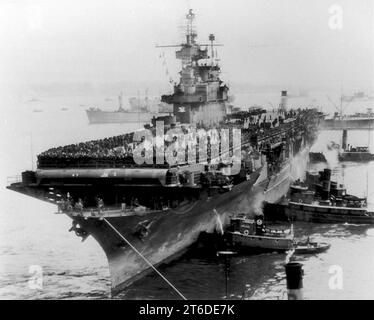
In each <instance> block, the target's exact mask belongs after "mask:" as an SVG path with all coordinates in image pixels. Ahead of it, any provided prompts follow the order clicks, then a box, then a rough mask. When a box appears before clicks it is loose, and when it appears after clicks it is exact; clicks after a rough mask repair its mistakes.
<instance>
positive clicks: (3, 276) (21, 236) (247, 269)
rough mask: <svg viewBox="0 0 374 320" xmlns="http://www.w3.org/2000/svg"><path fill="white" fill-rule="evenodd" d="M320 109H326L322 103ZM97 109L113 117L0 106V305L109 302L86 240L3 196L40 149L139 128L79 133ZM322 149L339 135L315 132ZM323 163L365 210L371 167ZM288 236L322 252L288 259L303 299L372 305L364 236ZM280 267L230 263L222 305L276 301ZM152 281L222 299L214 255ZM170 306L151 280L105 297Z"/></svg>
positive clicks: (363, 229) (38, 104)
mask: <svg viewBox="0 0 374 320" xmlns="http://www.w3.org/2000/svg"><path fill="white" fill-rule="evenodd" d="M321 96H322V95H321ZM269 97H270V98H269ZM303 99H304V98H303ZM303 99H301V98H300V99H294V101H293V103H292V102H290V105H294V106H296V107H299V106H302V105H305V104H306V103H307V104H310V103H311V101H310V99H307V98H305V99H304V100H308V101H303ZM269 100H270V101H272V105H277V103H278V102H279V93H274V94H271V95H255V94H248V95H242V96H239V95H238V96H237V99H236V101H235V104H237V105H242V106H243V107H244V106H246V107H248V106H249V105H251V104H254V103H258V104H260V105H261V104H262V105H266V106H267V107H269V105H268V101H269ZM105 104H106V105H105ZM321 104H324V105H327V103H326V101H321ZM103 105H104V107H105V108H106V109H109V110H110V109H115V108H116V107H117V106H116V103H115V102H108V101H106V100H105V96H102V97H95V96H90V97H86V96H75V97H73V98H72V97H61V96H41V97H38V100H34V101H28V99H27V97H25V96H20V95H11V96H8V97H4V99H2V100H1V108H0V110H1V111H0V112H1V114H0V119H1V120H0V121H1V126H0V134H1V138H0V147H1V150H2V156H1V160H0V162H1V163H0V179H1V180H0V182H1V184H0V187H1V188H0V201H1V202H0V299H109V298H111V296H110V277H109V270H108V266H107V261H106V257H105V255H104V252H103V251H102V249H101V248H100V246H99V245H98V244H97V243H96V242H95V240H94V239H92V238H91V237H88V238H87V239H86V241H84V242H83V243H82V242H81V240H80V238H78V237H76V236H75V234H74V233H73V232H68V230H69V228H70V227H71V220H70V219H69V218H68V217H66V216H65V215H58V214H54V213H55V212H56V207H55V206H54V205H52V204H48V203H43V202H41V201H38V200H36V199H33V198H31V197H26V196H23V195H20V194H16V193H14V192H12V191H9V190H7V189H5V186H6V185H7V184H8V182H11V180H12V179H13V178H12V176H14V175H17V174H19V173H20V172H22V171H24V170H26V169H32V168H34V169H35V161H36V155H37V154H38V153H40V152H41V151H43V150H45V149H47V148H50V147H53V146H59V145H63V144H69V143H75V142H80V141H85V140H91V139H97V138H104V137H106V136H113V135H117V134H122V133H125V132H129V131H132V130H135V129H137V128H140V127H142V124H140V123H133V124H130V125H129V124H114V125H111V124H110V125H89V124H88V120H87V117H86V114H85V109H86V108H88V107H91V106H93V107H102V106H103ZM359 107H361V109H360V110H361V111H364V110H365V107H371V106H370V105H361V106H354V107H353V108H356V109H355V110H352V112H356V111H360V110H359ZM62 108H66V109H67V110H62ZM35 110H38V111H41V112H34V111H35ZM324 111H325V112H332V111H333V110H331V108H330V109H329V110H325V109H324ZM369 134H370V133H368V132H367V131H352V132H349V137H348V143H350V144H352V145H360V146H365V145H367V144H368V143H369V144H370V147H371V150H374V136H372V135H371V136H370V137H369ZM330 141H335V142H336V143H341V132H339V131H325V132H321V133H320V135H319V138H318V141H317V142H316V144H315V146H313V150H314V151H323V150H325V146H326V143H328V142H330ZM327 158H328V160H329V165H330V167H331V168H332V169H333V178H336V179H338V181H339V182H341V183H344V184H345V185H346V187H347V191H348V192H349V193H352V194H354V195H357V196H367V197H368V202H369V205H373V203H374V185H373V181H374V179H373V178H374V176H373V175H374V162H371V163H365V164H354V163H349V162H348V163H344V165H341V164H338V162H337V158H336V155H334V154H329V155H328V157H327ZM325 165H326V164H319V165H316V166H315V167H314V168H312V169H316V170H318V169H320V168H322V166H325ZM9 177H11V178H9ZM9 179H10V180H9ZM294 230H295V235H296V236H297V237H302V236H309V237H310V238H311V239H313V240H318V241H325V242H329V243H330V244H331V248H330V249H329V250H328V251H327V252H325V253H321V254H319V255H311V256H300V257H299V258H298V259H299V260H300V261H301V262H302V263H303V265H304V272H305V276H304V297H305V299H374V274H373V272H372V270H373V269H374V255H373V254H372V252H373V251H372V250H373V249H372V248H373V247H374V226H370V225H347V224H346V225H338V224H335V225H328V224H311V223H296V224H295V226H294ZM285 260H286V255H285V254H279V253H267V254H258V255H251V256H240V257H239V256H236V257H233V258H232V259H231V261H230V275H229V282H228V292H229V298H232V299H286V298H287V294H286V279H285V272H284V263H285ZM336 270H339V276H340V280H339V281H338V282H334V281H332V279H334V278H333V277H334V276H336ZM160 271H161V272H162V273H163V274H164V275H165V276H166V278H168V279H169V280H170V281H171V282H172V283H173V284H174V285H175V286H176V287H177V288H178V289H179V290H180V291H181V292H182V293H183V294H184V295H185V296H186V297H187V298H188V299H222V298H224V296H225V272H224V262H223V261H221V260H220V259H219V258H218V257H216V256H215V255H214V253H213V254H210V255H205V254H202V253H201V252H200V251H196V252H195V251H194V252H189V253H187V254H186V255H185V256H183V257H182V258H181V259H179V260H177V261H174V262H172V263H170V264H168V265H166V266H162V267H161V268H160ZM36 273H38V276H40V277H39V278H38V279H41V280H42V282H38V285H37V286H35V283H34V282H33V279H34V277H35V274H36ZM334 284H335V285H334ZM336 284H337V285H336ZM177 298H178V296H177V295H176V294H175V293H174V292H173V291H172V289H171V288H170V287H169V286H168V285H167V284H166V283H165V282H163V280H162V279H161V278H160V277H159V276H158V275H156V274H155V273H150V274H149V275H147V276H146V277H144V278H143V279H141V280H140V281H138V282H137V283H135V284H133V285H132V286H130V287H129V288H127V289H126V290H124V291H123V292H122V293H121V294H120V295H118V296H116V297H115V299H177Z"/></svg>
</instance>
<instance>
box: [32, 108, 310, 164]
mask: <svg viewBox="0 0 374 320" xmlns="http://www.w3.org/2000/svg"><path fill="white" fill-rule="evenodd" d="M307 112H308V110H300V109H299V110H297V112H296V111H293V110H291V111H289V112H286V113H284V114H283V115H282V116H281V117H276V118H273V119H272V122H268V120H270V119H271V116H269V119H268V120H267V118H266V114H264V115H262V114H259V115H255V116H251V115H249V114H248V113H246V112H243V113H242V114H241V115H240V116H239V119H237V120H238V121H239V122H240V123H235V122H234V123H233V122H229V121H228V122H226V123H222V124H221V125H220V127H219V128H220V129H224V128H233V127H235V126H236V125H237V126H238V128H240V129H241V132H242V139H241V140H242V143H250V144H252V145H255V146H256V145H257V141H258V140H260V139H261V138H262V137H263V136H264V135H269V133H270V134H271V133H272V132H273V133H274V135H277V130H278V127H279V124H281V123H283V122H284V121H285V120H287V119H290V118H293V119H296V120H298V119H302V117H303V116H304V115H305V113H307ZM255 117H256V118H255ZM296 122H297V121H296ZM242 123H247V125H245V126H244V127H243V125H242ZM212 128H213V126H206V125H199V126H197V129H205V130H209V129H212ZM148 129H149V130H151V132H152V134H153V136H155V135H156V128H155V127H148ZM166 129H167V127H165V130H166ZM181 129H182V131H183V133H184V134H186V133H188V129H187V128H186V127H184V126H183V125H182V126H181ZM133 137H134V133H128V134H122V135H118V136H113V137H109V138H105V139H99V140H91V141H88V142H81V143H77V144H70V145H67V146H62V147H56V148H51V149H49V150H47V151H45V152H43V153H41V154H40V155H38V162H39V165H41V166H43V165H45V164H49V163H52V164H55V165H59V164H60V163H62V164H63V163H64V160H69V161H70V160H73V161H74V160H83V161H86V160H91V159H92V160H121V159H122V160H124V159H131V160H132V159H133V150H134V148H135V147H136V146H137V144H138V143H141V142H143V141H144V139H143V140H142V141H139V142H134V141H133ZM175 139H176V137H175V138H174V141H175ZM272 139H273V140H274V141H273V142H275V143H276V140H277V139H278V140H279V137H274V138H272ZM172 142H173V141H169V142H167V141H165V150H166V148H167V147H168V146H169V145H170V144H171V143H172ZM210 146H211V143H208V146H207V147H208V155H209V154H210ZM151 147H152V146H151ZM153 148H154V146H153ZM187 148H188V147H186V149H187ZM186 157H187V152H186Z"/></svg>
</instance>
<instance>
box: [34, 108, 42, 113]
mask: <svg viewBox="0 0 374 320" xmlns="http://www.w3.org/2000/svg"><path fill="white" fill-rule="evenodd" d="M32 112H34V113H39V112H43V110H41V109H34V110H33V111H32Z"/></svg>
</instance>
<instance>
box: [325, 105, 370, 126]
mask: <svg viewBox="0 0 374 320" xmlns="http://www.w3.org/2000/svg"><path fill="white" fill-rule="evenodd" d="M373 127H374V112H373V110H372V108H367V111H366V112H365V113H358V112H357V113H355V114H353V115H344V114H343V113H342V112H335V114H334V116H333V117H332V118H325V119H324V120H322V121H321V129H325V130H344V129H348V130H363V129H364V130H367V129H371V128H373Z"/></svg>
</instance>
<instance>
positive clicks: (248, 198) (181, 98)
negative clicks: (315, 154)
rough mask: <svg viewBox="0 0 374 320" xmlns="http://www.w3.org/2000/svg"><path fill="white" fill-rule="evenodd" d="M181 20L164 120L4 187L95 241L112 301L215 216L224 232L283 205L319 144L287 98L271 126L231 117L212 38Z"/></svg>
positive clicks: (94, 144)
mask: <svg viewBox="0 0 374 320" xmlns="http://www.w3.org/2000/svg"><path fill="white" fill-rule="evenodd" d="M186 18H187V30H186V38H185V39H186V40H185V42H184V43H183V44H179V45H177V47H178V51H177V52H176V57H177V59H180V60H181V62H182V63H181V66H182V70H181V72H180V75H181V77H180V81H179V83H178V84H176V85H175V86H174V93H173V94H171V95H163V96H162V97H161V100H162V102H165V103H167V104H169V105H171V106H172V107H173V115H172V116H170V117H169V118H170V119H169V120H170V121H169V122H168V121H152V125H151V124H147V126H144V130H139V131H136V132H132V133H128V134H123V135H119V136H114V137H108V138H105V139H100V140H91V141H85V142H80V143H76V144H70V145H66V146H58V147H54V148H50V149H48V150H46V151H44V152H42V153H41V154H39V155H38V165H37V170H36V171H25V172H23V173H22V181H19V182H16V183H13V184H11V185H9V186H8V188H9V189H11V190H14V191H16V192H20V193H22V194H25V195H28V196H32V197H34V198H37V199H40V200H42V201H46V202H48V203H53V204H55V205H58V207H59V211H60V213H61V214H66V215H67V216H68V217H69V218H71V219H72V220H73V227H72V231H73V230H74V231H76V234H77V235H78V236H82V238H85V237H86V236H92V237H93V238H94V239H95V240H96V241H97V242H98V243H99V245H100V246H101V247H102V249H103V250H104V252H105V254H106V256H107V259H108V264H109V270H110V276H111V280H112V293H113V294H115V293H118V292H119V291H121V290H122V289H124V288H125V287H127V286H128V285H130V284H131V283H133V282H134V281H136V280H137V279H140V278H141V277H143V276H144V275H145V274H147V273H148V272H151V271H154V268H155V267H157V266H158V265H159V264H161V263H165V262H168V261H171V260H172V259H175V258H176V257H178V256H180V255H181V254H183V253H184V252H185V251H186V250H187V249H188V248H189V247H190V246H191V245H193V244H194V243H196V241H197V239H198V238H199V235H200V234H201V233H202V232H207V233H213V232H214V230H215V228H216V225H217V216H219V217H220V220H221V221H222V225H223V228H225V226H226V225H227V224H228V223H229V221H228V217H229V215H230V214H232V213H235V212H247V213H248V214H251V212H248V211H250V210H249V209H248V208H254V207H255V206H256V205H260V204H261V203H262V202H263V201H267V202H268V203H276V202H278V201H280V200H281V198H282V197H283V196H284V195H285V194H286V193H287V191H288V189H289V186H290V184H291V182H292V180H291V174H292V172H293V171H292V168H293V166H295V167H297V168H304V167H305V168H306V166H307V156H308V152H309V148H310V146H311V145H312V144H313V143H314V141H315V140H316V133H317V131H318V124H319V121H320V119H321V114H320V113H319V112H318V110H316V109H298V110H290V109H287V106H286V103H285V102H286V97H283V98H282V100H283V102H284V103H283V104H282V108H281V109H280V110H278V114H277V115H276V116H275V115H272V117H271V119H270V116H269V115H267V114H266V113H262V114H257V115H256V116H254V115H253V114H251V112H248V113H245V114H242V115H240V116H239V118H240V119H233V118H232V119H231V118H230V117H228V114H229V112H230V105H229V96H228V90H229V88H228V87H227V86H226V84H225V83H224V82H223V81H222V80H221V78H220V74H221V68H220V65H219V63H218V61H219V60H218V59H216V54H215V50H214V46H215V43H214V35H210V37H209V40H210V44H202V45H200V44H199V43H198V42H197V40H196V38H197V34H196V32H195V28H194V26H193V21H194V18H195V14H194V13H193V12H192V10H190V11H189V12H188V14H187V15H186ZM209 48H210V50H209ZM118 114H124V115H126V112H122V111H121V112H118ZM110 117H112V115H110ZM165 120H167V119H165ZM160 123H161V124H160ZM197 132H203V135H200V136H198V135H197V134H196V133H197ZM204 134H205V135H204ZM186 141H187V142H188V144H187V143H186ZM234 165H235V166H234ZM214 209H216V211H217V214H213V210H214ZM252 211H253V210H252ZM77 228H78V229H77ZM266 233H267V232H266ZM277 237H279V238H281V237H280V236H279V235H274V237H273V238H271V239H274V238H277ZM282 241H283V240H282ZM289 242H290V241H289V240H285V243H286V245H285V246H287V247H288V245H289Z"/></svg>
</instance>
